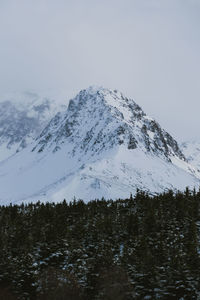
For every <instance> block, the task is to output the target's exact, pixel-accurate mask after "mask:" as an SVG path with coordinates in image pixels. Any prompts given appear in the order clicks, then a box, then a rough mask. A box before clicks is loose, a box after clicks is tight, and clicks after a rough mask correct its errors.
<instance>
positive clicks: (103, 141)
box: [33, 86, 185, 160]
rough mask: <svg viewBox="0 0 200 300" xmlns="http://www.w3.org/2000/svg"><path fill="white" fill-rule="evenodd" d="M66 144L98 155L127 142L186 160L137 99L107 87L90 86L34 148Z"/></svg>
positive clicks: (171, 139) (71, 101)
mask: <svg viewBox="0 0 200 300" xmlns="http://www.w3.org/2000/svg"><path fill="white" fill-rule="evenodd" d="M66 143H67V144H68V148H71V147H73V151H72V153H73V154H75V153H79V155H85V154H86V153H88V152H90V153H91V155H98V154H100V153H101V154H102V152H104V151H107V150H110V149H113V148H114V147H119V146H121V145H123V146H125V147H127V148H128V149H129V150H133V149H136V148H140V149H141V150H142V151H144V152H148V153H149V152H150V153H151V154H156V155H159V156H164V157H165V158H167V159H170V157H171V156H173V155H176V156H178V157H179V158H180V159H183V160H185V158H184V155H183V154H182V152H181V150H180V149H179V146H178V144H177V142H176V141H175V140H174V139H173V138H172V137H171V135H170V134H168V133H167V132H166V131H165V130H163V129H162V128H161V127H160V125H159V124H158V123H157V122H156V121H155V120H154V119H152V118H150V117H149V116H147V115H146V114H145V113H144V112H143V110H142V108H141V107H140V106H139V105H137V104H136V103H135V101H134V100H132V99H129V98H127V97H125V96H124V95H123V94H122V93H120V92H118V91H116V90H109V89H106V88H103V87H93V86H92V87H89V88H88V89H85V90H82V91H80V93H79V94H78V95H77V96H76V97H75V98H74V99H72V100H70V102H69V106H68V109H67V111H66V112H64V113H63V114H57V115H56V116H55V118H53V119H52V121H51V122H50V123H49V125H48V126H47V127H46V128H45V129H44V131H43V132H42V133H41V135H40V136H39V139H38V141H37V145H36V146H35V147H34V149H33V151H34V150H36V149H37V151H38V152H43V150H44V149H52V151H53V152H55V151H57V150H58V149H60V148H61V145H62V144H66ZM69 144H70V147H69Z"/></svg>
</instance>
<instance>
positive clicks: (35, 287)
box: [0, 189, 200, 300]
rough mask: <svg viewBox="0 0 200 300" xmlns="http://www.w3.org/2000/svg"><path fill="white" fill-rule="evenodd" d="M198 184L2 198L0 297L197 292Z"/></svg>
mask: <svg viewBox="0 0 200 300" xmlns="http://www.w3.org/2000/svg"><path fill="white" fill-rule="evenodd" d="M199 208H200V192H196V191H195V190H194V191H190V190H189V189H186V190H185V192H184V193H181V192H177V193H173V192H172V191H168V192H166V193H163V194H160V195H158V196H154V197H153V196H150V195H148V194H147V193H144V192H141V191H138V192H137V194H136V196H135V197H132V196H130V199H125V200H122V199H118V200H116V201H112V200H109V201H106V200H104V199H102V200H95V201H91V202H89V203H87V204H86V203H84V202H83V201H81V200H79V201H76V200H74V201H73V202H70V203H67V202H66V201H65V200H64V201H63V202H62V203H57V204H55V203H46V204H44V203H40V202H37V203H36V204H32V203H31V204H28V205H24V204H22V205H10V206H0V299H1V300H4V299H6V300H10V299H13V300H15V299H20V300H23V299H26V300H28V299H38V300H40V299H41V300H43V299H44V300H56V299H57V300H62V299H63V300H64V299H65V300H90V299H91V300H113V299H114V300H129V299H130V300H131V299H136V300H139V299H146V300H147V299H152V300H155V299H163V300H164V299H166V300H168V299H174V300H175V299H176V300H177V299H188V300H192V299H195V300H196V299H200V296H199V295H200V231H199V229H200V210H199Z"/></svg>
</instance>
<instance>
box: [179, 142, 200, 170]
mask: <svg viewBox="0 0 200 300" xmlns="http://www.w3.org/2000/svg"><path fill="white" fill-rule="evenodd" d="M181 150H182V152H183V153H184V155H185V157H187V160H188V162H189V163H190V164H191V165H193V166H194V167H195V168H197V169H199V170H200V142H198V141H192V142H185V143H183V144H182V145H181Z"/></svg>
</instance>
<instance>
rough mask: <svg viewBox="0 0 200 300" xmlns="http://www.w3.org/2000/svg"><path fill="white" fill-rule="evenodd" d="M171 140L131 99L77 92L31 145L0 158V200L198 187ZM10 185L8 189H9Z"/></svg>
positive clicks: (196, 174)
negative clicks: (9, 156)
mask: <svg viewBox="0 0 200 300" xmlns="http://www.w3.org/2000/svg"><path fill="white" fill-rule="evenodd" d="M199 179H200V173H199V172H198V171H197V170H196V169H195V168H194V167H192V166H191V165H190V164H189V163H188V162H187V160H186V159H185V157H184V155H183V153H182V152H181V150H180V148H179V146H178V144H177V142H176V141H175V140H174V139H173V138H172V137H171V136H170V135H169V134H168V133H167V132H166V131H165V130H163V129H162V128H161V127H160V126H159V124H158V123H157V122H156V121H155V120H153V119H152V118H150V117H148V116H147V115H146V114H145V113H144V112H143V110H142V109H141V108H140V107H139V106H138V105H137V104H136V103H135V102H134V101H133V100H131V99H128V98H126V97H124V96H123V95H122V94H121V93H120V92H117V91H111V90H108V89H104V88H89V89H87V90H83V91H81V92H80V93H79V94H78V95H77V97H75V98H74V99H73V100H71V101H70V102H69V106H68V109H67V111H65V112H62V113H58V114H56V116H55V117H54V118H53V119H52V120H51V121H50V122H49V124H48V125H47V126H46V128H45V129H44V130H43V131H42V132H41V134H40V135H39V136H38V138H37V139H36V141H35V142H34V144H31V145H30V146H28V147H27V148H26V149H24V150H23V151H21V152H20V153H18V154H16V155H14V156H13V157H11V158H10V159H8V160H7V161H4V162H2V163H0V186H1V187H2V188H1V190H0V200H1V202H3V203H9V202H10V201H12V202H21V201H26V200H27V201H37V200H44V201H45V200H49V201H52V200H54V201H60V200H62V199H63V198H66V199H67V200H71V199H72V198H73V197H74V196H76V197H77V198H82V199H84V200H90V199H94V198H100V197H105V198H118V197H127V196H129V194H130V193H131V192H132V193H134V192H135V191H136V189H137V188H141V189H145V190H147V191H149V192H151V193H156V192H161V191H163V190H165V189H168V188H170V189H184V188H185V187H186V186H188V185H190V186H192V187H193V186H197V185H198V184H199ZM10 186H12V189H11V190H10V188H9V187H10Z"/></svg>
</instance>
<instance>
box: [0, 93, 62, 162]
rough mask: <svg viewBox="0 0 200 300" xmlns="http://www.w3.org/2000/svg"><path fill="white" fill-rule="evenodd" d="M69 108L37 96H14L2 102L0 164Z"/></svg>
mask: <svg viewBox="0 0 200 300" xmlns="http://www.w3.org/2000/svg"><path fill="white" fill-rule="evenodd" d="M64 108H66V107H65V106H64V105H62V104H59V105H58V104H57V103H56V102H55V100H52V99H47V98H46V97H41V96H38V95H37V94H35V93H30V92H26V93H22V94H11V95H7V96H5V97H3V101H2V102H0V161H1V160H4V159H6V158H8V157H9V156H11V155H13V154H14V153H15V152H16V151H20V150H22V149H23V148H25V147H27V145H28V144H29V143H31V142H33V140H34V139H35V138H36V137H37V136H38V134H39V133H40V132H41V130H42V129H43V128H44V127H45V126H46V125H47V123H48V122H49V121H50V119H51V118H52V117H53V116H54V114H55V112H57V111H58V110H61V109H64Z"/></svg>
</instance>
